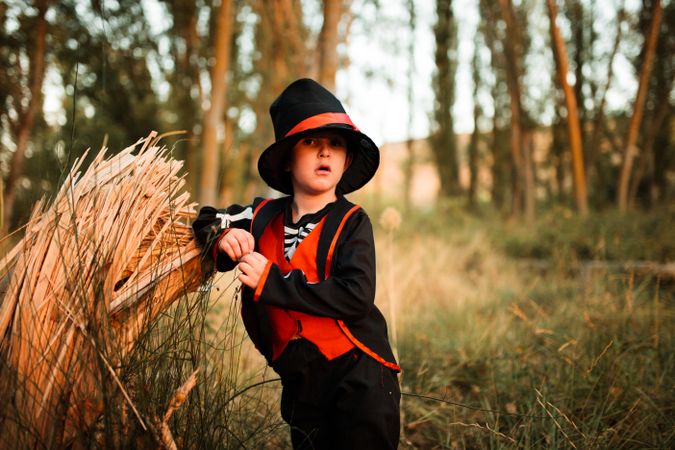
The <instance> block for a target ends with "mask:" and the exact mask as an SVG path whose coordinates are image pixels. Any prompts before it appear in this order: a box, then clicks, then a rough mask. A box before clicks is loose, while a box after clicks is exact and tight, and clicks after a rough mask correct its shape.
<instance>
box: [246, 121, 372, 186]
mask: <svg viewBox="0 0 675 450" xmlns="http://www.w3.org/2000/svg"><path fill="white" fill-rule="evenodd" d="M322 130H331V131H338V132H339V133H340V134H342V135H343V136H344V137H345V138H346V139H347V148H348V152H349V154H350V156H351V158H352V160H351V163H350V164H349V167H348V168H347V170H346V171H345V173H344V174H342V178H341V179H340V182H339V183H338V185H337V187H336V193H337V194H340V195H344V194H348V193H350V192H354V191H356V190H357V189H360V188H361V187H363V186H364V185H365V184H366V183H368V181H370V179H371V178H373V176H374V175H375V172H377V168H378V166H379V165H380V150H379V149H378V148H377V145H375V143H374V142H373V141H372V139H370V138H369V137H368V136H366V135H365V134H363V133H361V132H360V131H357V130H355V129H353V128H352V127H351V126H349V125H345V124H339V123H338V124H326V125H323V126H321V127H318V128H312V129H309V130H304V131H301V132H299V133H295V134H293V135H291V136H287V137H285V138H283V139H280V140H278V141H277V142H275V143H274V144H272V145H270V146H269V147H267V148H266V149H265V151H263V152H262V154H261V155H260V158H259V159H258V173H260V176H261V177H262V179H263V180H264V181H265V183H267V185H268V186H270V187H271V188H272V189H276V190H277V191H279V192H282V193H284V194H288V195H291V194H293V184H292V182H291V175H290V173H289V171H288V170H287V166H288V161H289V157H290V154H291V153H290V152H291V151H292V149H293V147H294V146H295V144H296V143H297V142H298V140H300V139H302V138H303V137H305V136H308V135H310V134H313V133H316V132H318V131H322Z"/></svg>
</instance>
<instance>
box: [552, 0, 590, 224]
mask: <svg viewBox="0 0 675 450" xmlns="http://www.w3.org/2000/svg"><path fill="white" fill-rule="evenodd" d="M546 6H547V7H548V15H549V20H550V23H551V40H552V41H553V42H552V44H553V46H554V47H555V51H554V52H553V53H554V55H555V59H556V66H557V69H558V80H559V82H560V86H561V87H562V90H563V93H564V94H565V107H566V108H567V130H568V133H569V141H570V149H571V152H572V173H573V174H574V193H575V199H576V205H577V209H578V211H579V213H580V214H581V215H582V216H586V215H588V194H587V193H586V174H585V171H584V155H583V145H582V141H581V126H580V124H579V112H578V108H577V97H576V95H575V94H574V91H573V90H572V88H571V87H570V85H569V83H568V82H567V73H568V71H569V65H568V62H567V49H566V48H565V42H564V41H563V39H562V36H561V35H560V29H558V25H557V24H556V18H557V15H558V11H557V8H556V5H555V2H554V0H546ZM577 82H579V81H577Z"/></svg>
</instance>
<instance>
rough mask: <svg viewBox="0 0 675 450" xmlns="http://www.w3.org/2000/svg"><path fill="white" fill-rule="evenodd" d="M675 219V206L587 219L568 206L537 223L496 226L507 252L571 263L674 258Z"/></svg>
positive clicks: (500, 244) (499, 242)
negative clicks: (577, 214) (595, 260)
mask: <svg viewBox="0 0 675 450" xmlns="http://www.w3.org/2000/svg"><path fill="white" fill-rule="evenodd" d="M674 220H675V206H674V205H670V206H664V207H663V208H661V209H659V210H653V211H632V212H629V213H627V214H620V213H618V212H617V211H614V210H608V211H601V212H595V213H593V214H591V215H590V216H589V217H587V218H585V219H579V218H578V217H576V216H575V215H574V214H573V213H572V211H570V210H568V209H565V208H560V207H554V208H551V209H550V210H548V211H546V212H545V213H543V214H542V215H541V217H539V218H538V220H537V222H536V223H535V224H534V225H533V226H531V227H527V226H524V225H519V224H504V225H497V226H495V227H493V230H492V240H493V242H494V243H495V245H497V246H498V247H500V248H502V249H503V250H504V251H505V252H506V253H507V254H509V255H511V256H513V257H519V258H541V259H555V260H560V261H567V262H568V263H574V262H575V261H578V260H593V259H597V260H611V261H623V260H651V261H659V262H669V261H673V260H674V259H675V235H673V232H672V223H673V221H674Z"/></svg>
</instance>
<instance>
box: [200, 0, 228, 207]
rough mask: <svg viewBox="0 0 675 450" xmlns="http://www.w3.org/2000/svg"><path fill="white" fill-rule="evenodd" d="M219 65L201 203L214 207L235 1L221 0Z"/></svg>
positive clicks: (207, 125) (207, 124) (206, 131)
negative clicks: (219, 135) (233, 3)
mask: <svg viewBox="0 0 675 450" xmlns="http://www.w3.org/2000/svg"><path fill="white" fill-rule="evenodd" d="M215 33H216V39H215V52H214V57H215V60H216V61H215V64H214V65H213V68H212V69H211V106H210V107H209V110H208V111H207V112H206V114H205V115H204V125H203V131H202V136H203V150H202V152H203V153H202V155H203V156H202V170H201V172H202V176H201V183H200V188H199V202H200V203H201V204H202V205H213V204H214V203H215V201H216V194H217V188H218V172H219V170H220V163H219V158H218V157H219V151H218V149H219V145H218V130H219V128H220V127H221V126H222V124H223V115H224V112H225V103H226V97H227V79H226V78H227V72H228V69H229V66H230V52H231V49H232V0H221V3H220V6H219V7H218V16H217V18H216V29H215Z"/></svg>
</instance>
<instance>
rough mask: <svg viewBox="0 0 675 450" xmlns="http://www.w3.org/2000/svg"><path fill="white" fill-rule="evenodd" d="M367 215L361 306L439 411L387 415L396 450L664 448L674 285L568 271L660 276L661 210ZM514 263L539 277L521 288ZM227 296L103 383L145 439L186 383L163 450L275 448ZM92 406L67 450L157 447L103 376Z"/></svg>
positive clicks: (271, 416)
mask: <svg viewBox="0 0 675 450" xmlns="http://www.w3.org/2000/svg"><path fill="white" fill-rule="evenodd" d="M370 213H371V218H372V221H373V223H374V224H375V233H376V245H377V253H378V292H377V299H376V302H377V305H378V306H379V308H380V309H381V310H382V311H383V313H384V314H385V316H386V317H387V320H388V322H389V325H390V330H394V329H396V330H397V336H396V338H397V339H396V340H395V342H397V343H398V345H397V351H398V354H399V356H400V362H401V366H402V368H403V372H402V374H401V380H402V384H403V390H404V391H405V392H407V393H410V394H419V395H425V396H432V397H436V398H438V399H441V400H443V401H435V400H428V399H423V398H419V397H414V396H405V397H404V398H403V403H402V405H403V425H404V426H403V435H402V441H401V446H400V448H424V449H426V448H432V449H465V448H466V449H501V448H560V449H562V448H565V449H567V448H579V449H581V448H584V449H606V448H611V449H634V448H635V449H637V448H663V449H667V448H672V447H674V446H675V432H674V431H673V430H675V419H674V417H675V413H674V411H673V408H674V406H673V405H674V404H675V394H674V389H673V387H674V386H673V380H674V379H675V370H674V369H675V357H674V356H673V340H674V338H675V332H674V330H675V308H674V307H675V302H674V301H675V281H673V280H665V279H664V280H657V279H655V278H653V277H651V276H649V275H640V276H637V275H635V276H633V275H631V274H630V273H624V272H621V273H616V272H609V271H607V272H601V271H594V272H590V273H583V272H580V271H578V270H577V269H576V268H575V265H574V264H571V262H573V261H574V260H577V259H584V258H587V257H588V258H603V259H604V258H607V259H611V258H616V259H624V258H625V259H651V260H661V261H672V260H673V257H672V256H673V248H675V245H674V244H673V242H672V241H673V239H675V238H674V237H673V236H671V234H672V233H668V232H667V231H668V226H667V224H668V223H672V222H673V220H672V218H673V210H664V211H662V214H661V215H659V214H656V213H655V214H652V215H645V216H639V215H629V216H618V215H614V214H613V213H603V214H600V215H594V216H591V217H590V218H589V219H587V220H585V221H579V220H578V219H576V218H575V217H565V215H564V214H562V215H561V214H558V213H556V212H555V211H550V212H549V213H546V214H545V215H543V216H542V217H541V219H540V221H539V222H537V224H535V225H534V227H533V228H531V227H527V226H525V225H523V224H518V223H507V222H504V221H503V220H502V219H501V218H500V217H499V215H498V214H496V213H494V212H490V211H487V212H482V213H481V215H469V214H466V213H465V212H463V211H462V210H461V208H458V207H454V206H452V205H449V206H447V207H446V208H445V209H444V210H443V214H432V213H427V214H414V215H412V216H411V217H407V220H406V221H404V223H403V224H402V225H401V228H400V229H398V230H390V231H388V230H385V229H383V228H382V227H381V226H379V225H378V219H379V216H378V212H377V211H376V212H373V211H370ZM533 230H534V231H533ZM626 230H632V231H631V232H630V233H628V232H627V231H626ZM621 236H623V237H621ZM603 240H604V241H603ZM601 242H604V244H602V245H600V244H599V243H601ZM523 257H529V258H531V257H535V258H543V259H545V260H547V261H550V262H551V264H550V265H549V267H548V268H547V269H546V270H533V269H531V268H529V266H527V265H523V264H520V263H518V262H517V261H518V260H519V259H521V258H523ZM231 281H232V274H225V275H223V276H221V277H220V278H219V280H218V281H217V283H216V284H215V286H214V288H213V289H211V290H210V291H209V293H208V295H207V294H206V293H202V294H200V295H193V296H189V297H186V298H184V299H181V300H180V301H179V302H178V303H177V304H176V305H175V306H174V307H172V308H171V309H170V310H169V311H167V312H166V313H165V314H163V315H162V318H161V319H160V320H159V321H158V322H157V323H155V324H154V326H153V327H151V328H150V329H149V330H148V331H147V333H146V334H144V335H143V336H141V338H140V339H139V341H138V343H137V345H136V347H135V349H134V351H133V352H131V353H130V354H129V356H128V357H127V358H126V359H125V360H124V361H120V362H119V365H118V366H117V367H116V369H117V372H118V373H119V374H120V379H121V381H122V383H123V384H124V386H125V387H126V389H127V390H128V393H129V395H130V397H131V399H132V401H133V403H134V404H135V406H136V407H137V408H138V410H139V411H140V413H141V415H142V416H143V417H144V418H145V419H146V420H148V421H149V422H152V420H153V418H154V417H161V416H162V415H163V414H164V412H165V411H166V408H167V405H168V403H169V400H170V398H171V397H172V395H173V393H174V392H175V390H176V389H177V388H178V387H179V386H180V385H181V384H182V383H183V382H184V381H185V380H186V379H187V377H188V376H189V374H190V373H191V372H192V370H193V369H194V368H195V367H199V368H200V374H199V378H198V384H197V386H196V387H195V389H194V390H193V391H192V392H191V393H190V394H189V396H188V399H187V402H186V403H185V404H184V405H183V406H182V407H181V408H180V409H179V410H178V411H177V412H176V413H175V414H174V416H173V417H172V419H171V422H170V424H169V425H170V428H171V431H172V433H173V436H174V438H175V439H176V442H177V443H178V444H179V447H184V448H223V449H230V448H231V449H234V448H289V442H288V431H287V427H286V426H285V425H284V424H283V422H282V420H281V418H280V415H279V412H278V410H279V407H278V401H279V393H280V385H279V383H278V382H271V383H264V384H258V383H260V382H261V381H263V380H270V379H273V378H276V374H274V373H273V372H272V371H271V369H268V368H266V367H265V364H264V361H263V360H262V358H261V357H260V356H259V355H257V353H256V351H255V350H254V349H253V348H252V345H251V344H250V342H249V341H248V338H247V337H246V336H245V333H244V331H243V329H242V325H241V321H240V318H239V302H238V299H237V298H236V296H235V295H234V292H233V291H232V290H231V289H226V287H227V286H228V285H229V284H230V283H231ZM106 392H109V393H114V394H115V395H108V394H106ZM101 398H102V399H106V398H108V400H107V402H108V403H106V404H104V406H103V409H102V412H101V419H100V420H99V421H98V422H97V423H96V426H95V427H94V429H91V430H81V431H82V432H81V435H80V436H78V439H79V443H80V444H82V445H83V446H89V447H97V446H105V447H110V448H136V447H146V446H155V445H156V441H155V439H154V437H153V436H152V434H151V433H148V432H144V431H143V430H142V429H141V427H140V426H139V423H138V421H137V420H135V418H134V416H133V415H132V414H131V412H130V411H129V408H128V405H127V404H126V402H125V401H124V400H123V399H122V397H121V396H119V395H118V392H117V388H116V385H115V383H113V382H112V380H110V379H107V378H106V376H105V371H101ZM0 444H2V439H1V438H0ZM0 446H1V445H0Z"/></svg>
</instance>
